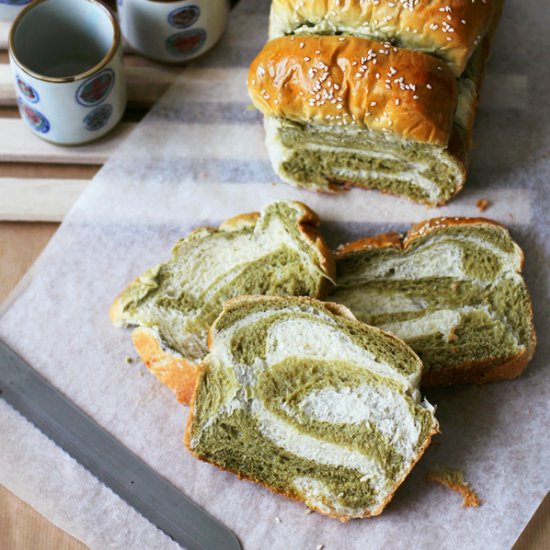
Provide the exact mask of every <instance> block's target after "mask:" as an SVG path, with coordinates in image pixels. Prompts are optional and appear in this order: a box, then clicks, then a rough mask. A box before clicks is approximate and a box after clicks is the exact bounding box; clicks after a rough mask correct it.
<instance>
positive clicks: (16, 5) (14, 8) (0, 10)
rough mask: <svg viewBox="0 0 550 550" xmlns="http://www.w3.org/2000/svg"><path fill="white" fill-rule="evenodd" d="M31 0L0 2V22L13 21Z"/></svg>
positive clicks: (6, 0)
mask: <svg viewBox="0 0 550 550" xmlns="http://www.w3.org/2000/svg"><path fill="white" fill-rule="evenodd" d="M31 2H32V0H0V21H13V20H14V19H15V18H16V17H17V14H18V13H19V12H20V11H21V10H22V9H23V8H24V7H25V6H26V5H27V4H30V3H31Z"/></svg>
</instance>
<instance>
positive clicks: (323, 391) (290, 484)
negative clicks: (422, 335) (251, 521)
mask: <svg viewBox="0 0 550 550" xmlns="http://www.w3.org/2000/svg"><path fill="white" fill-rule="evenodd" d="M209 345H210V354H209V355H208V356H207V358H206V360H205V362H204V364H203V367H202V368H203V372H202V374H201V376H200V378H199V381H198V385H197V389H196V391H195V394H194V398H193V402H192V406H191V412H190V415H189V420H188V424H187V428H186V432H185V444H186V446H187V447H188V448H189V449H190V451H191V452H192V453H193V454H194V455H195V456H197V457H198V458H200V459H201V460H205V461H207V462H211V463H212V464H215V465H216V466H218V467H220V468H222V469H225V470H229V471H231V472H233V473H235V474H237V475H238V476H239V477H241V478H246V479H249V480H251V481H255V482H257V483H261V484H262V485H265V486H267V487H269V488H270V489H272V490H273V491H275V492H277V493H281V494H284V495H286V496H288V497H291V498H294V499H297V500H301V501H304V502H305V503H306V505H307V506H308V507H310V508H311V509H313V510H316V511H318V512H320V513H323V514H328V515H331V516H334V517H337V518H340V519H341V520H343V521H346V520H348V519H350V518H355V517H367V516H372V515H377V514H379V513H381V511H382V509H383V508H384V506H385V505H386V504H387V503H388V502H389V500H390V499H391V498H392V495H393V493H394V492H395V490H396V489H397V487H398V486H399V485H400V484H401V483H402V481H403V480H404V479H405V477H406V476H407V474H408V472H409V471H410V470H411V468H412V467H413V465H414V464H415V463H416V461H417V460H418V459H419V458H420V456H421V455H422V453H423V451H424V449H425V448H426V447H427V446H428V444H429V442H430V439H431V436H432V434H434V433H435V432H436V431H437V427H438V425H437V422H436V420H435V418H434V414H433V408H432V407H431V405H430V404H429V403H427V402H426V401H424V402H422V401H421V399H420V395H419V392H418V389H417V384H418V381H419V378H420V372H421V368H422V365H421V363H420V361H419V359H418V357H417V356H416V355H415V354H414V353H413V352H412V351H411V350H410V348H408V347H407V346H406V345H405V344H404V343H403V342H402V341H400V340H398V339H397V338H395V337H393V336H391V335H388V334H385V333H384V332H382V331H380V330H379V329H377V328H374V327H369V326H367V325H364V324H363V323H360V322H358V321H357V320H356V319H355V318H354V317H353V315H351V314H350V312H349V311H348V310H347V309H346V308H343V307H342V306H337V305H336V304H325V303H322V302H318V301H315V300H309V299H303V298H302V299H300V298H281V297H241V298H237V299H235V300H231V301H230V302H228V303H227V304H226V305H225V307H224V310H223V313H222V314H221V315H220V317H219V318H218V319H217V320H216V322H215V323H214V325H213V327H212V329H211V332H210V338H209Z"/></svg>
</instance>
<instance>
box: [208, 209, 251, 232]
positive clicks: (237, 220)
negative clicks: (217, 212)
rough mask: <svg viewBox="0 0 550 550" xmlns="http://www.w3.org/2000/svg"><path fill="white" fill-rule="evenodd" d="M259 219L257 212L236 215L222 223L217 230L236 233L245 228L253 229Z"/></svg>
mask: <svg viewBox="0 0 550 550" xmlns="http://www.w3.org/2000/svg"><path fill="white" fill-rule="evenodd" d="M259 217H260V213H259V212H249V213H247V214H238V215H237V216H233V217H232V218H229V219H227V220H225V221H224V222H222V223H221V224H220V227H219V228H218V229H219V230H220V231H238V230H239V229H243V228H245V227H254V226H255V225H256V223H257V221H258V218H259Z"/></svg>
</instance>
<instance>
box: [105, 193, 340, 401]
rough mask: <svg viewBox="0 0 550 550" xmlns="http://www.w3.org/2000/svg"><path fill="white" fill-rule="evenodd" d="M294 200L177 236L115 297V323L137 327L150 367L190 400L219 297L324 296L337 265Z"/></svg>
mask: <svg viewBox="0 0 550 550" xmlns="http://www.w3.org/2000/svg"><path fill="white" fill-rule="evenodd" d="M318 224H319V218H318V217H317V215H316V214H315V213H314V212H313V211H312V210H310V209H309V208H308V207H307V206H305V205H303V204H301V203H299V202H291V201H281V202H275V203H272V204H270V205H268V206H267V207H266V208H265V209H264V210H263V211H262V212H261V214H259V213H253V214H245V215H241V216H237V217H235V218H232V219H230V220H228V221H226V222H225V223H223V224H222V225H221V226H220V228H219V229H213V228H207V227H203V228H200V229H196V230H195V231H193V232H192V233H190V234H189V235H188V236H187V237H186V238H184V239H182V240H180V241H179V242H178V243H177V244H176V246H175V247H174V249H173V251H172V258H171V259H170V260H168V261H166V262H164V263H162V264H160V265H157V266H156V267H153V268H152V269H149V270H147V271H146V272H145V273H144V274H143V275H141V277H138V278H137V279H136V280H135V281H133V282H132V283H130V285H129V286H128V287H127V288H126V289H125V290H124V291H123V292H122V293H121V294H120V295H119V296H118V298H117V299H116V300H115V302H114V303H113V305H112V307H111V310H110V316H111V319H112V320H113V322H114V323H115V325H117V326H128V325H137V326H138V327H140V328H138V329H136V330H135V331H134V333H133V342H134V345H135V347H136V349H137V351H138V353H139V355H140V356H141V358H142V360H143V361H144V362H145V364H146V365H147V366H148V367H149V368H150V369H151V371H152V372H153V373H154V374H155V375H156V376H157V377H158V378H159V379H160V380H161V382H163V383H165V384H166V385H167V386H169V387H170V388H172V390H174V392H175V393H176V395H177V398H178V399H179V400H180V401H181V402H183V403H187V402H188V401H189V399H190V397H191V394H192V392H193V389H194V387H195V382H196V377H197V374H198V371H197V367H196V364H197V362H200V361H201V360H202V359H203V357H204V355H205V354H206V353H207V350H208V346H207V335H208V329H209V328H210V325H211V324H212V322H213V321H214V320H215V319H216V317H217V316H218V314H219V313H220V311H221V310H222V306H223V304H224V302H225V301H226V300H228V299H230V298H233V297H235V296H240V295H242V294H269V295H295V296H311V297H321V296H322V295H323V294H324V293H325V292H326V290H328V287H329V285H330V284H331V279H332V278H333V276H334V266H333V262H332V257H331V254H330V251H329V250H328V248H327V247H326V245H325V243H324V241H323V239H322V237H321V236H320V234H319V232H318V230H317V227H318Z"/></svg>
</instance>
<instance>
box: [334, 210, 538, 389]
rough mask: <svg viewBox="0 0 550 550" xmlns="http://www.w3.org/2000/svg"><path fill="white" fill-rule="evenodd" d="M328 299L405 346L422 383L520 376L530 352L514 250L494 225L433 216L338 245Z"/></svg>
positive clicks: (527, 312) (528, 314) (519, 260)
mask: <svg viewBox="0 0 550 550" xmlns="http://www.w3.org/2000/svg"><path fill="white" fill-rule="evenodd" d="M336 258H337V288H336V290H335V292H334V293H333V294H332V296H331V297H330V299H331V300H333V301H335V302H338V303H341V304H344V305H346V306H347V307H349V308H350V309H351V310H352V311H353V313H354V314H355V315H356V316H357V317H358V318H359V319H360V320H362V321H364V322H366V323H369V324H372V325H376V326H378V327H380V328H382V329H384V330H388V331H391V332H393V333H394V334H396V335H397V336H399V337H400V338H402V339H403V340H405V341H406V342H407V343H408V344H409V345H410V346H411V347H412V348H413V349H414V351H415V352H416V353H418V355H419V357H420V358H421V359H422V362H423V363H424V369H425V371H424V374H423V377H422V384H423V385H424V386H432V385H439V384H454V383H461V382H477V383H487V382H494V381H497V380H502V379H507V378H514V377H516V376H519V375H520V374H521V372H522V371H523V369H524V368H525V366H526V365H527V363H528V362H529V360H530V359H531V357H532V356H533V353H534V350H535V342H536V338H535V331H534V327H533V320H532V307H531V300H530V298H529V293H528V290H527V287H526V285H525V282H524V280H523V278H522V276H521V269H522V266H523V253H522V251H521V249H520V248H519V246H518V245H517V244H516V243H515V242H514V241H513V240H512V238H511V237H510V234H509V233H508V231H507V230H506V229H505V228H504V227H502V226H501V225H499V224H497V223H496V222H493V221H491V220H487V219H483V218H436V219H433V220H428V221H424V222H421V223H419V224H417V225H415V226H413V227H412V229H411V231H409V233H408V234H407V236H406V237H405V238H404V239H403V238H402V237H401V236H400V235H398V234H396V233H390V234H385V235H378V236H376V237H372V238H367V239H363V240H360V241H357V242H354V243H350V244H348V245H345V246H343V247H340V248H339V249H338V250H337V252H336Z"/></svg>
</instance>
